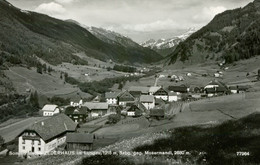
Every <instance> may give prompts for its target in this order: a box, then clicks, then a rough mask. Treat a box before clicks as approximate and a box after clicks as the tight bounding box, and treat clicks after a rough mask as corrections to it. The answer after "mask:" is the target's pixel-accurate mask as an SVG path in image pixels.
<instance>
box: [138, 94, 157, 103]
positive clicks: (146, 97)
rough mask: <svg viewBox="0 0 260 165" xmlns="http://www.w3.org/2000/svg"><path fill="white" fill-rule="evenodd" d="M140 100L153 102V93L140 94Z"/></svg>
mask: <svg viewBox="0 0 260 165" xmlns="http://www.w3.org/2000/svg"><path fill="white" fill-rule="evenodd" d="M140 102H142V103H153V102H154V96H153V95H142V96H140Z"/></svg>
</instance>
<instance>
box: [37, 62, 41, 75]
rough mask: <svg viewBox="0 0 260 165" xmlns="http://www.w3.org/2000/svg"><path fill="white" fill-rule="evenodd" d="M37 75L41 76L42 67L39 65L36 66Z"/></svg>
mask: <svg viewBox="0 0 260 165" xmlns="http://www.w3.org/2000/svg"><path fill="white" fill-rule="evenodd" d="M37 73H40V74H42V65H41V64H38V65H37Z"/></svg>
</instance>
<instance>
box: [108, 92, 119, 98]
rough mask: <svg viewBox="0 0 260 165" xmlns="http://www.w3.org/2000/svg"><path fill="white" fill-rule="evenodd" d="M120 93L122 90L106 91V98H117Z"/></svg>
mask: <svg viewBox="0 0 260 165" xmlns="http://www.w3.org/2000/svg"><path fill="white" fill-rule="evenodd" d="M119 94H120V92H106V93H105V98H106V99H113V98H117V97H118V95H119Z"/></svg>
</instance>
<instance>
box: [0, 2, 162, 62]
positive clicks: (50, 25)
mask: <svg viewBox="0 0 260 165" xmlns="http://www.w3.org/2000/svg"><path fill="white" fill-rule="evenodd" d="M0 20H1V22H0V27H1V29H2V30H1V32H0V46H1V50H2V51H6V52H10V53H11V54H16V56H21V57H22V56H26V57H27V56H32V55H36V56H38V57H40V58H43V59H44V60H46V61H48V62H50V63H52V64H59V63H61V62H71V61H78V62H80V59H79V57H77V56H75V55H73V54H74V53H77V52H86V54H87V56H89V57H92V58H96V59H100V60H109V59H112V60H113V61H116V62H120V63H122V62H123V63H151V62H155V61H158V60H159V59H161V56H160V55H159V54H157V53H156V52H154V51H152V50H150V49H138V50H133V48H131V47H124V46H122V45H118V44H113V43H107V42H104V41H102V40H100V39H98V38H97V37H95V36H94V35H92V33H90V32H89V31H88V30H86V29H85V28H83V27H81V26H79V25H77V24H75V23H72V22H66V21H62V20H59V19H56V18H52V17H50V16H48V15H44V14H39V13H36V12H31V11H25V10H21V9H19V8H16V7H14V6H13V5H12V4H10V3H9V2H7V1H5V0H0ZM14 27H15V28H14ZM26 57H24V59H26ZM23 61H24V60H23Z"/></svg>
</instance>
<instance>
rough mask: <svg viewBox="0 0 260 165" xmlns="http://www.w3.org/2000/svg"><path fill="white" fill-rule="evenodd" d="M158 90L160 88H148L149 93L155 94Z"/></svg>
mask: <svg viewBox="0 0 260 165" xmlns="http://www.w3.org/2000/svg"><path fill="white" fill-rule="evenodd" d="M160 88H161V87H159V86H152V87H150V89H149V92H151V93H155V92H157V91H158V90H159V89H160Z"/></svg>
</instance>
